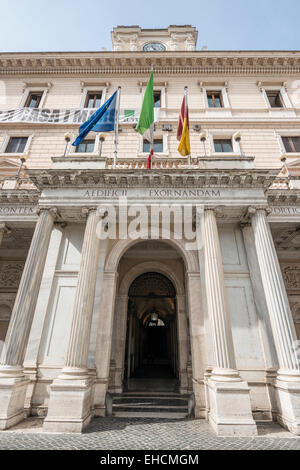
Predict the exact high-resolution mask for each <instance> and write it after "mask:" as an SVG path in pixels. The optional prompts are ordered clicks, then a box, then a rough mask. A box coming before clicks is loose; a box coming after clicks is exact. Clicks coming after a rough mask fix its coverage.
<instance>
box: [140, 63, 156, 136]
mask: <svg viewBox="0 0 300 470" xmlns="http://www.w3.org/2000/svg"><path fill="white" fill-rule="evenodd" d="M153 123H154V101H153V70H152V72H151V75H150V79H149V82H148V84H147V88H146V91H145V95H144V99H143V104H142V109H141V113H140V117H139V122H138V124H137V126H136V130H137V131H138V132H139V133H140V134H141V135H144V134H145V132H146V131H148V130H151V125H152V124H153ZM145 137H146V138H147V140H148V141H149V142H151V137H150V136H148V135H147V136H145ZM151 144H152V145H153V142H151Z"/></svg>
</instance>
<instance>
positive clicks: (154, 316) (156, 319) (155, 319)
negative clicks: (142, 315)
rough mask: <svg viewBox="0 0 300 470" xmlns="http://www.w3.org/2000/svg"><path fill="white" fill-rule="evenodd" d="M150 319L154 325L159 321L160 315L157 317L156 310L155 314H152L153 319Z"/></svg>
mask: <svg viewBox="0 0 300 470" xmlns="http://www.w3.org/2000/svg"><path fill="white" fill-rule="evenodd" d="M150 318H151V322H153V323H154V322H157V321H158V315H157V313H156V311H155V310H153V312H151V317H150Z"/></svg>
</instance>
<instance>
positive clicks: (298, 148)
mask: <svg viewBox="0 0 300 470" xmlns="http://www.w3.org/2000/svg"><path fill="white" fill-rule="evenodd" d="M281 139H282V142H283V145H284V148H285V151H286V152H290V153H300V137H281Z"/></svg>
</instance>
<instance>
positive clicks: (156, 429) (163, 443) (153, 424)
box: [0, 417, 300, 450]
mask: <svg viewBox="0 0 300 470" xmlns="http://www.w3.org/2000/svg"><path fill="white" fill-rule="evenodd" d="M41 429H42V428H41V426H40V425H39V424H38V425H37V424H36V422H35V423H34V424H33V420H28V424H27V427H26V422H25V423H22V426H20V425H19V427H18V426H16V427H15V428H14V429H12V430H7V431H1V432H0V449H2V450H4V449H11V450H18V449H34V450H38V449H41V450H47V449H53V450H84V449H91V450H111V449H116V450H117V449H118V450H139V449H142V450H209V449H211V450H212V449H216V450H227V449H228V450H300V436H294V435H293V434H291V433H289V432H287V431H286V430H284V429H282V428H281V427H280V426H279V425H277V424H275V423H270V424H263V425H260V426H259V435H258V436H257V437H252V438H246V437H218V436H216V435H215V434H214V433H213V432H212V430H211V429H210V426H209V425H208V423H207V422H205V421H203V420H189V419H184V420H178V419H176V420H161V419H141V418H114V417H108V418H98V419H95V420H93V421H92V423H91V424H90V425H89V427H88V428H87V429H86V431H85V432H84V433H83V434H62V433H61V434H52V433H51V434H50V433H43V432H37V430H41Z"/></svg>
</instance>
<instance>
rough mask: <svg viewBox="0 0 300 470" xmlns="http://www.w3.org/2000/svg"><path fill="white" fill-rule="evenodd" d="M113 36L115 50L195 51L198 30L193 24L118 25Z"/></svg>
mask: <svg viewBox="0 0 300 470" xmlns="http://www.w3.org/2000/svg"><path fill="white" fill-rule="evenodd" d="M111 36H112V45H113V50H114V51H131V52H138V51H144V52H164V51H194V50H195V49H196V44H197V38H198V31H197V30H196V28H194V27H193V26H191V25H184V26H176V25H171V26H169V27H168V28H166V29H141V28H140V27H139V26H117V27H116V28H114V29H113V31H112V33H111Z"/></svg>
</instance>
